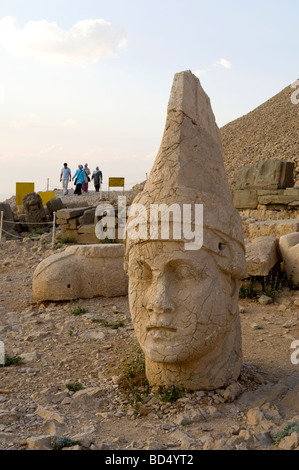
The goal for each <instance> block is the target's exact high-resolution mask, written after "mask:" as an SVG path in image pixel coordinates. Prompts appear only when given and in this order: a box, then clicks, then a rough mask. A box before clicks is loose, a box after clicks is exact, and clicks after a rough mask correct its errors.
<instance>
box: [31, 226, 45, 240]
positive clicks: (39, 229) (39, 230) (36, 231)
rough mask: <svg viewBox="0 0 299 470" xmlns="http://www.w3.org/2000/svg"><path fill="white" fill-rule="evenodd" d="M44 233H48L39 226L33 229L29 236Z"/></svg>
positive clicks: (37, 235) (34, 236) (32, 236)
mask: <svg viewBox="0 0 299 470" xmlns="http://www.w3.org/2000/svg"><path fill="white" fill-rule="evenodd" d="M44 233H46V231H45V230H44V229H42V228H37V229H35V230H32V232H30V233H29V234H28V235H27V238H36V237H39V236H40V235H43V234H44Z"/></svg>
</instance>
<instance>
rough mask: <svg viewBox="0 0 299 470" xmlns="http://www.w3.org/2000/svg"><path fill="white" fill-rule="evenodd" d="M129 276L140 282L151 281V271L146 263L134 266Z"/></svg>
mask: <svg viewBox="0 0 299 470" xmlns="http://www.w3.org/2000/svg"><path fill="white" fill-rule="evenodd" d="M130 275H132V277H134V278H135V279H138V280H140V281H150V280H151V279H152V270H151V268H150V266H149V265H148V264H147V263H144V262H142V261H140V262H137V263H136V265H134V267H133V268H132V270H131V274H130Z"/></svg>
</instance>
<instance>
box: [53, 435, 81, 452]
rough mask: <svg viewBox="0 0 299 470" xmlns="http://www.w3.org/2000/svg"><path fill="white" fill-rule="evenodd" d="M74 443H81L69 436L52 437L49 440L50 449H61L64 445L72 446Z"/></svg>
mask: <svg viewBox="0 0 299 470" xmlns="http://www.w3.org/2000/svg"><path fill="white" fill-rule="evenodd" d="M75 445H81V443H80V442H79V441H75V440H74V439H71V438H70V437H52V440H51V448H52V450H61V449H63V448H64V447H73V446H75Z"/></svg>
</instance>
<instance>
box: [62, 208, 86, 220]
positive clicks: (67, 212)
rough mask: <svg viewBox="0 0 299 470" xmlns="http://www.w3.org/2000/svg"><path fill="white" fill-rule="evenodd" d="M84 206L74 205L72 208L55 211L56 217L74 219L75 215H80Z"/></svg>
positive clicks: (84, 209)
mask: <svg viewBox="0 0 299 470" xmlns="http://www.w3.org/2000/svg"><path fill="white" fill-rule="evenodd" d="M84 211H86V207H76V208H74V209H61V210H60V211H58V212H57V219H74V218H75V217H80V216H81V215H82V214H83V213H84Z"/></svg>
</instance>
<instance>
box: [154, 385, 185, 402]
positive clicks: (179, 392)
mask: <svg viewBox="0 0 299 470" xmlns="http://www.w3.org/2000/svg"><path fill="white" fill-rule="evenodd" d="M185 393H186V390H185V389H184V388H183V387H176V386H175V385H171V386H170V387H166V386H165V385H161V386H160V387H159V389H158V395H159V398H160V400H161V401H163V402H165V403H169V402H170V403H173V402H175V401H177V400H178V399H179V398H182V397H183V396H184V395H185Z"/></svg>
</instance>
